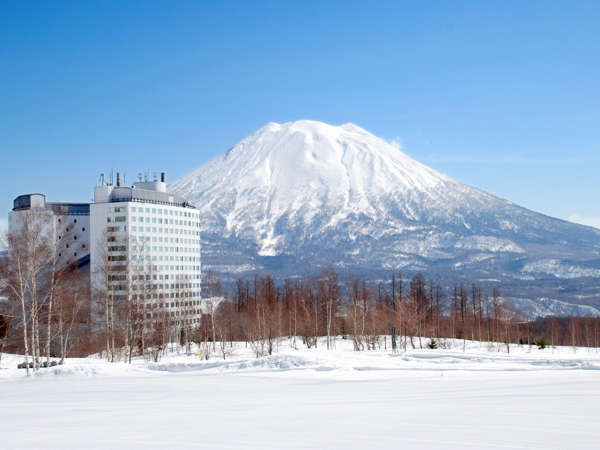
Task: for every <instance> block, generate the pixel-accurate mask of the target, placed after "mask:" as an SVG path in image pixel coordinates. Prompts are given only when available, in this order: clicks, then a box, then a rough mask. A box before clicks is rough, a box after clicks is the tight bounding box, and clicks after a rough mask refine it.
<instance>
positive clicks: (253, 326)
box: [0, 211, 600, 373]
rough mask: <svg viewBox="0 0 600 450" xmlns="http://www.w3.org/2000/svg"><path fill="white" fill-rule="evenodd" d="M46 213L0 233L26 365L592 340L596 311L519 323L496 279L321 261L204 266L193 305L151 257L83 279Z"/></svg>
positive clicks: (1, 297) (15, 348) (0, 303)
mask: <svg viewBox="0 0 600 450" xmlns="http://www.w3.org/2000/svg"><path fill="white" fill-rule="evenodd" d="M48 214H51V213H48V212H45V211H31V212H30V213H28V214H26V215H24V216H23V223H22V224H21V226H20V227H19V228H18V231H13V232H11V233H9V234H8V235H7V245H8V253H7V256H6V258H4V259H3V260H1V261H0V290H1V293H0V339H1V341H0V358H1V353H2V352H4V351H9V352H14V353H20V354H23V355H24V360H25V361H24V367H25V369H26V370H27V371H28V373H29V370H30V369H31V370H33V371H37V370H39V369H40V368H43V367H45V366H48V365H50V364H53V363H54V362H55V359H57V358H58V359H59V362H63V361H64V360H65V358H66V357H67V356H83V355H87V354H91V353H100V354H102V355H103V356H104V357H105V358H107V359H108V360H109V361H118V360H125V361H129V362H131V360H132V357H134V356H144V357H145V358H147V359H150V360H154V361H158V360H159V359H160V358H161V357H162V356H163V355H164V354H166V353H167V352H169V351H173V350H175V351H182V350H186V351H191V350H192V344H196V345H195V346H194V348H195V349H196V351H198V352H199V353H200V354H201V355H202V356H203V357H205V358H209V357H211V356H214V355H215V354H218V355H220V356H221V357H223V358H225V357H227V356H228V355H229V354H231V352H232V348H233V343H234V342H244V343H245V345H247V346H249V347H250V348H251V349H252V351H253V352H254V354H255V355H256V356H257V357H260V356H263V355H270V354H272V353H273V352H275V351H277V348H278V346H279V345H280V344H281V343H282V342H284V341H287V342H289V344H290V345H291V346H292V347H293V348H300V346H304V347H306V348H314V347H317V346H318V345H325V346H326V347H327V348H328V349H331V348H335V347H336V343H337V342H338V341H339V339H340V337H341V338H343V339H348V340H350V341H351V342H352V345H353V348H354V350H356V351H366V350H376V349H382V348H384V349H389V350H390V351H406V350H407V349H417V348H419V349H421V348H436V347H438V346H444V345H446V341H447V340H448V339H457V340H462V343H463V348H466V343H467V341H481V342H495V343H499V344H502V346H504V347H505V349H506V351H510V345H511V344H515V343H519V344H527V345H538V346H545V345H551V346H555V345H571V346H587V347H598V346H599V345H600V341H599V339H600V319H598V318H592V317H588V318H586V317H566V318H558V317H547V318H544V319H538V320H535V321H527V320H523V319H522V318H521V317H520V316H519V315H518V314H517V313H516V312H515V311H514V310H513V309H512V308H511V307H510V305H509V304H508V303H507V302H506V300H505V299H504V298H503V296H502V294H501V292H500V291H499V290H498V289H497V288H492V289H488V288H486V287H485V286H483V285H481V284H479V283H471V284H467V283H460V284H456V285H455V286H453V287H452V288H450V289H448V288H444V287H442V286H440V285H439V284H437V283H436V282H435V281H434V280H428V279H427V278H426V277H425V276H424V275H422V274H416V275H413V276H412V277H411V278H410V279H406V280H405V279H404V278H403V276H402V274H401V273H392V274H390V275H389V278H388V281H386V282H380V283H369V282H368V281H367V280H365V279H361V278H359V277H349V278H348V279H347V280H343V281H342V280H340V278H339V276H338V274H337V273H336V271H335V270H334V269H333V268H327V269H324V270H322V271H321V272H320V273H319V274H318V275H315V276H312V277H308V278H306V279H303V280H282V281H277V280H275V279H274V278H273V277H272V276H270V275H256V276H254V278H251V279H238V280H237V281H236V282H235V284H234V286H233V287H232V288H231V289H230V290H229V292H227V293H224V292H223V288H222V285H221V282H220V280H219V277H218V275H217V274H216V273H213V272H210V271H208V272H207V273H206V274H204V281H203V289H204V291H205V295H209V296H210V299H204V300H203V301H202V304H200V305H199V304H197V302H196V301H192V300H190V299H192V298H195V297H194V295H195V294H196V291H195V290H196V288H197V286H196V285H195V284H194V283H192V281H193V280H187V279H181V280H177V282H176V284H174V288H175V291H174V290H173V286H171V290H170V292H169V294H168V295H167V294H166V293H165V291H164V289H163V284H162V282H161V281H159V280H157V278H158V277H156V276H155V275H156V274H155V273H153V266H152V265H149V266H147V265H131V264H130V262H129V261H126V260H125V261H119V262H118V264H117V265H115V263H114V261H112V260H111V258H110V254H109V253H107V254H106V255H105V258H104V260H105V264H104V266H103V267H102V268H101V269H102V274H101V275H102V276H101V277H100V279H101V280H103V281H104V282H103V283H100V285H99V286H91V285H90V281H89V280H90V276H89V275H90V274H89V270H88V272H87V273H86V272H85V271H82V270H80V269H79V268H78V267H77V266H76V264H74V262H73V261H66V262H65V261H64V260H61V259H60V256H59V255H60V253H61V252H60V248H61V243H60V240H61V239H60V237H61V236H59V235H57V232H56V228H54V227H51V226H49V225H48V224H49V223H51V221H52V220H54V219H53V218H51V217H50V216H48ZM67 232H68V227H67ZM62 233H64V231H63V232H62ZM63 237H64V236H63ZM125 244H126V243H124V245H125ZM138 252H143V248H139V249H138ZM130 256H131V254H130ZM143 256H144V255H143V253H140V255H139V258H138V260H139V259H143V258H142V257H143ZM132 280H134V281H136V286H137V289H136V290H134V289H132V282H131V281H132ZM115 286H117V288H118V289H115ZM199 316H201V320H199V321H197V320H196V319H195V318H197V317H199ZM498 348H500V347H499V346H498ZM0 363H1V359H0Z"/></svg>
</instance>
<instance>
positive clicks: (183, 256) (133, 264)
mask: <svg viewBox="0 0 600 450" xmlns="http://www.w3.org/2000/svg"><path fill="white" fill-rule="evenodd" d="M120 184H121V183H120V179H119V176H118V175H117V185H116V186H113V185H110V184H103V185H101V186H97V187H96V188H95V189H94V203H92V204H91V205H90V245H91V267H90V272H91V277H92V288H96V287H100V288H102V284H103V283H104V284H106V283H107V282H108V289H109V290H110V291H112V293H113V294H114V295H115V296H117V298H118V299H122V300H124V299H127V298H128V297H129V298H130V299H131V300H135V301H136V302H138V304H143V305H144V306H145V315H146V318H147V319H150V318H152V315H153V314H156V312H157V311H161V312H165V311H166V312H167V313H168V314H170V316H171V317H172V320H173V321H174V322H175V323H176V324H177V325H182V326H193V325H197V324H199V323H200V318H201V309H200V308H201V293H200V285H201V261H200V249H201V246H200V216H199V213H198V210H197V209H196V208H195V207H194V206H192V205H191V204H190V203H188V202H186V201H185V200H184V199H183V198H181V197H179V196H177V195H174V194H171V193H168V192H167V185H166V183H165V179H164V173H163V174H161V180H160V181H139V182H137V183H134V184H133V186H132V187H126V186H120ZM107 272H108V273H107ZM107 275H108V277H107Z"/></svg>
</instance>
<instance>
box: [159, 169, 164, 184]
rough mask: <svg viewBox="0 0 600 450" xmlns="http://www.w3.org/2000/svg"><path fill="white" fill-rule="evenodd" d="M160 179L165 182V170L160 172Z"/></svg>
mask: <svg viewBox="0 0 600 450" xmlns="http://www.w3.org/2000/svg"><path fill="white" fill-rule="evenodd" d="M160 181H162V182H163V183H164V182H165V173H164V172H161V173H160Z"/></svg>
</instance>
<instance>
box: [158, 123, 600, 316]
mask: <svg viewBox="0 0 600 450" xmlns="http://www.w3.org/2000/svg"><path fill="white" fill-rule="evenodd" d="M170 190H171V191H173V192H175V193H177V194H180V195H182V196H184V197H186V198H187V199H188V200H189V201H191V202H192V203H194V204H195V205H196V206H197V207H198V208H199V209H200V210H201V212H202V213H203V217H204V221H203V223H204V226H203V241H204V242H203V245H204V249H205V254H204V255H203V257H204V264H205V267H207V268H212V269H213V270H216V271H219V272H222V273H224V274H225V275H226V276H227V275H229V276H234V277H237V276H240V275H244V274H247V273H253V272H267V271H268V272H270V273H274V274H275V275H277V276H294V275H306V274H309V273H311V274H312V273H315V272H316V271H317V270H318V269H319V268H321V267H325V266H329V265H333V266H335V267H337V268H338V269H339V270H341V271H342V272H348V273H359V274H362V275H364V276H367V277H369V278H371V279H377V278H381V279H384V278H386V277H387V276H389V273H391V271H392V270H402V271H403V272H404V273H406V274H410V273H414V272H416V271H423V272H426V273H427V274H428V275H431V276H435V277H436V278H437V279H440V280H441V281H442V282H446V283H447V284H450V283H452V282H453V281H454V280H468V281H475V280H481V281H484V282H488V283H492V284H493V283H497V284H498V285H500V286H501V287H502V288H503V289H505V290H508V291H514V292H511V293H512V294H514V295H515V296H518V297H541V296H545V297H556V296H557V295H559V296H561V297H564V296H565V295H563V294H564V292H560V290H563V291H564V289H570V290H571V291H572V290H573V286H577V289H576V290H575V291H576V292H575V291H574V292H573V295H579V297H578V298H579V299H580V300H581V299H582V298H585V299H586V300H585V301H579V303H589V304H596V305H599V304H600V290H599V289H598V286H600V230H597V229H594V228H591V227H585V226H582V225H576V224H573V223H569V222H566V221H563V220H559V219H555V218H551V217H548V216H545V215H542V214H539V213H535V212H533V211H530V210H527V209H525V208H522V207H520V206H518V205H515V204H513V203H511V202H509V201H507V200H503V199H500V198H498V197H495V196H493V195H490V194H488V193H486V192H484V191H482V190H479V189H476V188H473V187H470V186H467V185H465V184H462V183H460V182H458V181H456V180H453V179H452V178H450V177H448V176H446V175H444V174H442V173H440V172H437V171H435V170H433V169H431V168H429V167H427V166H425V165H423V164H421V163H419V162H417V161H415V160H414V159H412V158H410V157H409V156H408V155H406V154H405V153H403V152H402V151H401V149H400V148H398V146H396V145H393V144H391V143H389V142H387V141H385V140H384V139H381V138H379V137H377V136H374V135H373V134H371V133H369V132H368V131H366V130H364V129H362V128H360V127H358V126H356V125H353V124H345V125H341V126H333V125H328V124H325V123H322V122H316V121H309V120H302V121H297V122H289V123H284V124H277V123H269V124H267V125H266V126H264V127H263V128H261V129H260V130H258V131H257V132H256V133H254V134H252V135H251V136H249V137H247V138H246V139H244V140H242V141H241V142H239V143H238V144H236V145H235V146H234V147H233V148H232V149H230V150H228V151H227V152H225V153H223V154H222V155H220V156H218V157H217V158H215V159H213V160H212V161H210V162H208V163H207V164H204V165H203V166H201V167H199V168H198V169H196V170H195V171H193V172H191V173H190V174H189V175H186V176H184V177H183V178H181V179H179V180H177V181H175V182H174V183H172V184H171V185H170ZM542 280H543V282H541V281H542ZM582 280H585V282H582ZM548 290H549V291H548ZM590 293H591V294H592V295H591V296H590ZM517 294H518V295H517ZM569 295H570V294H569ZM571 300H572V299H571Z"/></svg>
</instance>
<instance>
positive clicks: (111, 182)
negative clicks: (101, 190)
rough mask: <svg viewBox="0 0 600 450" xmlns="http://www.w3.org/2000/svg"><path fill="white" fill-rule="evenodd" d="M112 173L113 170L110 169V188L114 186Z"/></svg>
mask: <svg viewBox="0 0 600 450" xmlns="http://www.w3.org/2000/svg"><path fill="white" fill-rule="evenodd" d="M114 181H115V180H114V172H113V169H110V186H112V185H113V184H114Z"/></svg>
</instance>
